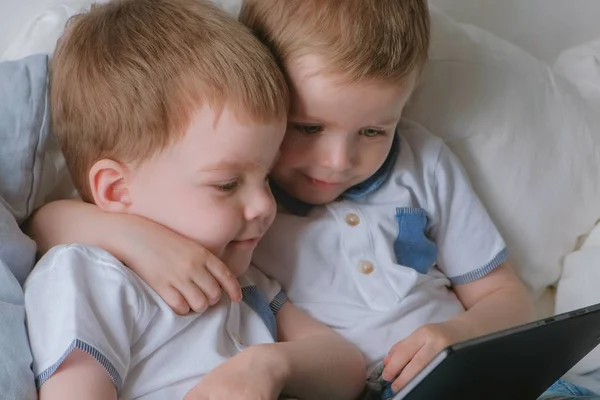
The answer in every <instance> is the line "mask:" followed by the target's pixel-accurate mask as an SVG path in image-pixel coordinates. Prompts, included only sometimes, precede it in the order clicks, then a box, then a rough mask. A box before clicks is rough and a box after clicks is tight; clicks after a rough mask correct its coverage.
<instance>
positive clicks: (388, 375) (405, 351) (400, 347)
mask: <svg viewBox="0 0 600 400" xmlns="http://www.w3.org/2000/svg"><path fill="white" fill-rule="evenodd" d="M421 346H422V344H421V343H420V342H419V341H417V340H414V339H412V338H411V336H409V337H408V338H406V339H405V340H403V341H402V342H400V343H399V344H397V345H396V346H394V348H393V353H392V354H391V356H390V357H389V358H388V359H387V363H386V365H385V368H384V369H383V373H382V377H383V379H385V380H386V381H388V382H391V381H392V380H393V379H394V378H396V377H397V376H398V375H399V374H400V372H401V371H402V370H403V369H404V367H406V365H407V364H408V363H409V362H410V360H412V358H413V357H414V356H415V354H417V352H418V351H419V350H420V348H421Z"/></svg>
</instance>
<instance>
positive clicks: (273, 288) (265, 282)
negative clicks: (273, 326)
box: [245, 265, 287, 315]
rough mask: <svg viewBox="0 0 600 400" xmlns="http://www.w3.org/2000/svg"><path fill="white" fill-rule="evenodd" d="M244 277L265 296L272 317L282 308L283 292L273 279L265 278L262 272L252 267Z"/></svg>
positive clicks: (285, 298)
mask: <svg viewBox="0 0 600 400" xmlns="http://www.w3.org/2000/svg"><path fill="white" fill-rule="evenodd" d="M245 275H246V277H247V278H248V279H249V280H250V281H251V282H252V284H253V285H254V286H256V288H257V289H258V290H260V292H261V293H262V294H263V295H264V296H265V298H266V299H267V301H268V302H269V308H270V309H271V311H272V312H273V314H274V315H277V312H278V311H279V310H280V309H281V307H283V305H284V304H285V302H286V301H287V296H286V294H285V292H284V291H283V290H282V289H281V285H280V284H279V283H278V282H277V281H275V280H274V279H271V278H269V277H268V276H266V275H265V274H264V273H262V271H260V270H259V269H258V268H256V267H254V266H252V265H251V266H250V267H249V268H248V271H247V272H246V274H245Z"/></svg>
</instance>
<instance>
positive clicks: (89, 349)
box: [35, 339, 123, 393]
mask: <svg viewBox="0 0 600 400" xmlns="http://www.w3.org/2000/svg"><path fill="white" fill-rule="evenodd" d="M75 349H79V350H81V351H83V352H85V353H87V354H89V355H90V356H92V358H94V359H95V360H96V361H98V362H99V363H100V365H102V367H103V368H104V369H105V370H106V372H107V373H108V375H109V376H110V380H111V381H112V382H113V384H114V385H115V388H116V389H117V393H118V392H119V391H120V390H121V386H123V380H122V379H121V377H120V376H119V373H118V372H117V369H116V368H115V367H114V366H113V365H112V363H111V362H110V361H109V360H108V358H106V357H105V356H104V354H102V353H100V352H99V351H98V350H97V349H96V348H95V347H93V346H91V345H89V344H87V343H86V342H84V341H83V340H79V339H75V340H73V342H72V343H71V345H70V346H69V348H68V349H67V351H65V352H64V354H63V355H62V356H61V357H60V358H59V360H58V361H57V362H55V363H54V364H52V365H51V366H50V367H49V368H47V369H46V370H45V371H43V372H42V373H40V374H39V375H38V376H37V377H36V378H35V385H36V387H37V388H38V390H39V389H40V387H42V385H43V384H44V383H45V382H46V381H47V380H48V379H50V377H51V376H52V375H54V373H55V372H56V370H57V369H58V368H59V367H60V366H61V364H62V363H63V362H65V360H66V359H67V358H68V357H69V355H70V354H71V353H72V352H73V350H75Z"/></svg>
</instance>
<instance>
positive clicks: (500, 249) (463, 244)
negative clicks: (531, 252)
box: [430, 146, 508, 285]
mask: <svg viewBox="0 0 600 400" xmlns="http://www.w3.org/2000/svg"><path fill="white" fill-rule="evenodd" d="M434 175H435V176H434V182H435V190H434V194H433V202H434V204H433V208H434V210H435V213H434V218H433V221H432V226H431V227H430V233H431V236H432V239H433V240H434V241H435V242H436V244H437V246H438V262H437V265H438V268H439V269H440V270H441V271H442V272H443V273H444V274H445V275H446V276H448V277H449V278H450V281H451V282H452V284H453V285H459V284H465V283H469V282H472V281H475V280H477V279H480V278H482V277H484V276H486V275H487V274H489V273H490V272H491V271H493V270H494V269H495V268H497V267H498V266H500V265H501V264H502V263H503V262H504V261H506V258H507V257H508V251H507V249H506V245H505V243H504V240H503V239H502V237H501V235H500V233H499V232H498V229H497V228H496V226H495V225H494V222H493V221H492V219H491V218H490V216H489V214H488V213H487V211H486V210H485V208H484V207H483V205H482V203H481V201H480V200H479V198H478V197H477V195H476V194H475V192H474V191H473V188H472V187H471V184H470V182H469V179H468V177H467V175H466V173H465V171H464V169H463V167H462V165H461V164H460V162H459V161H458V159H457V158H456V156H455V155H454V154H452V152H451V151H450V150H449V149H448V148H447V147H446V146H442V148H441V150H440V153H439V158H438V162H437V164H436V167H435V170H434Z"/></svg>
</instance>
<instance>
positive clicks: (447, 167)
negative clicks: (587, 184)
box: [63, 0, 588, 398]
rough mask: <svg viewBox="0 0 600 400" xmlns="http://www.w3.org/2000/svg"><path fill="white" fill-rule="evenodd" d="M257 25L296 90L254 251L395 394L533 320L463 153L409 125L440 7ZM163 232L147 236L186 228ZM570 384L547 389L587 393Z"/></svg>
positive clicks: (421, 5)
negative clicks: (442, 358) (442, 363)
mask: <svg viewBox="0 0 600 400" xmlns="http://www.w3.org/2000/svg"><path fill="white" fill-rule="evenodd" d="M241 20H242V22H244V23H245V24H247V25H248V26H250V27H251V28H252V29H253V30H254V31H255V33H256V34H257V35H258V36H259V37H260V38H261V39H262V40H263V41H264V42H265V43H267V44H268V45H269V46H270V47H271V49H272V51H273V53H274V54H276V55H277V56H278V58H279V61H280V63H281V65H282V66H283V68H284V70H285V72H286V74H287V76H288V81H289V83H290V86H291V92H292V104H291V109H290V115H289V120H288V131H287V133H286V137H285V139H284V142H283V144H282V147H281V152H280V157H279V159H278V161H277V163H276V164H275V166H274V168H273V170H272V173H271V178H272V188H273V191H274V194H275V195H276V198H277V199H278V201H279V212H278V215H277V218H276V221H275V223H274V225H273V226H272V228H271V230H270V231H269V232H268V233H267V234H266V235H265V237H264V238H263V240H262V242H261V244H260V245H259V246H258V248H257V251H256V252H255V255H254V258H253V260H254V262H255V264H256V265H257V266H258V267H259V268H260V269H262V270H263V271H264V272H266V273H267V274H268V275H270V276H271V277H273V278H275V279H276V280H277V281H278V282H280V283H281V285H282V287H283V288H284V290H285V291H286V292H287V295H288V297H289V299H291V300H292V301H293V302H294V303H295V304H296V305H298V306H299V307H300V308H302V309H303V310H305V311H307V312H308V313H309V314H310V315H312V316H313V317H315V318H316V319H317V320H319V321H321V322H324V323H325V324H327V325H329V326H330V327H332V328H334V329H335V330H336V331H337V332H339V333H341V334H342V335H343V336H345V337H346V338H348V339H349V340H351V341H352V342H353V343H355V344H356V345H357V346H358V347H359V348H360V349H361V350H362V352H363V355H364V356H365V358H366V359H367V362H368V364H369V371H368V375H369V376H370V378H369V383H370V385H369V386H370V387H371V389H373V391H374V392H378V393H376V394H375V395H376V396H380V397H381V398H389V397H390V396H391V392H393V391H397V390H398V389H400V388H401V387H403V386H404V385H405V384H406V383H407V382H408V381H409V380H410V379H411V378H412V377H413V376H415V375H416V373H417V372H418V371H419V370H420V369H421V368H423V367H424V366H425V365H426V364H427V363H428V362H429V361H430V360H431V359H432V358H433V357H434V356H435V355H436V354H437V353H438V352H439V351H440V350H442V349H443V348H444V347H446V346H447V345H449V344H451V343H455V342H458V341H462V340H465V339H469V338H473V337H476V336H480V335H483V334H486V333H489V332H493V331H498V330H501V329H504V328H508V327H511V326H514V325H518V324H521V323H525V322H528V321H530V320H531V319H532V318H533V316H534V311H533V306H532V303H531V300H530V298H529V296H528V293H527V290H526V288H525V287H524V285H523V284H522V283H521V281H520V280H519V279H518V277H517V276H516V274H515V273H514V271H513V269H512V268H511V266H510V265H509V264H508V262H507V255H508V252H507V249H506V246H505V244H504V241H503V239H502V237H501V235H500V233H499V232H498V230H497V229H496V227H495V225H494V223H493V221H492V220H491V218H490V217H489V215H488V213H487V212H486V211H485V209H484V207H483V206H482V204H481V202H480V201H479V199H478V198H477V195H476V194H475V193H474V191H473V189H472V188H471V185H470V184H469V181H468V177H467V176H466V174H465V172H464V170H463V169H462V167H461V166H460V164H459V162H458V160H457V159H456V157H455V156H454V155H453V154H452V153H451V152H450V150H449V149H448V148H447V147H446V146H445V145H444V144H443V143H442V141H441V140H440V139H438V138H436V137H434V136H432V135H431V134H429V133H428V132H427V131H426V130H425V129H424V128H422V127H420V126H418V125H417V124H414V123H412V122H410V121H406V120H402V110H403V108H404V106H405V104H406V103H407V101H408V100H409V97H410V95H411V94H412V92H413V91H414V88H415V86H416V83H417V80H418V78H419V75H420V72H421V70H422V68H423V65H424V64H425V62H426V59H427V50H428V45H429V15H428V10H427V4H426V1H424V0H403V1H384V0H344V1H333V0H331V1H324V0H287V1H285V2H284V1H278V0H247V1H246V2H245V4H244V7H243V8H242V14H241ZM86 212H87V213H88V215H89V216H92V214H93V212H92V211H86ZM139 223H140V224H142V225H144V223H143V222H141V221H139ZM146 225H147V224H146ZM146 225H145V226H146ZM121 229H127V227H125V226H123V227H122V228H121ZM153 231H154V234H155V236H156V237H154V238H149V236H146V237H145V238H144V239H143V240H148V241H149V242H150V243H161V242H163V241H166V240H171V238H172V235H170V234H168V233H167V232H164V231H161V230H159V229H156V228H155V229H153ZM167 238H168V239H167ZM63 239H66V238H63ZM105 245H106V244H105ZM109 246H113V247H114V248H116V249H118V250H120V252H126V249H125V246H124V245H122V244H117V243H115V244H110V245H109ZM130 253H133V251H130ZM161 257H162V260H161V262H162V263H164V262H165V261H172V260H175V261H181V258H183V257H180V259H178V258H177V257H178V256H177V255H174V254H172V252H171V253H169V250H168V249H164V254H163V255H162V256H161ZM135 258H137V260H132V262H131V263H130V264H131V267H132V268H136V269H140V271H138V273H139V274H140V275H141V276H143V277H148V280H149V283H150V284H151V285H153V286H157V287H158V286H159V283H158V282H155V283H154V284H153V283H152V282H150V281H151V280H152V276H151V274H150V273H149V270H150V267H149V263H148V262H147V261H146V260H144V262H141V261H142V260H143V258H144V256H143V255H137V256H136V257H135ZM134 264H139V265H140V267H139V268H138V267H136V266H135V265H134ZM142 264H143V265H142ZM182 264H184V265H189V264H190V263H189V262H188V261H187V260H183V263H182ZM200 267H202V266H200ZM142 268H143V269H145V271H143V270H141V269H142ZM199 269H202V268H199ZM181 270H184V269H183V268H181ZM191 270H193V269H191ZM187 273H189V274H190V275H193V272H191V271H190V272H187ZM182 294H184V293H183V292H182ZM184 295H185V294H184ZM386 382H392V384H391V385H387V384H386ZM561 385H562V384H559V385H555V386H554V387H553V389H555V391H554V392H548V393H547V394H545V395H544V396H552V395H554V394H556V393H558V394H559V395H560V394H561V393H569V394H571V393H570V392H568V391H566V390H565V391H563V392H561V388H563V387H566V384H565V385H562V386H561ZM573 394H576V393H573ZM579 394H588V392H585V391H584V390H583V389H582V390H581V392H580V393H579ZM369 395H371V394H369ZM544 398H547V397H544Z"/></svg>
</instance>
